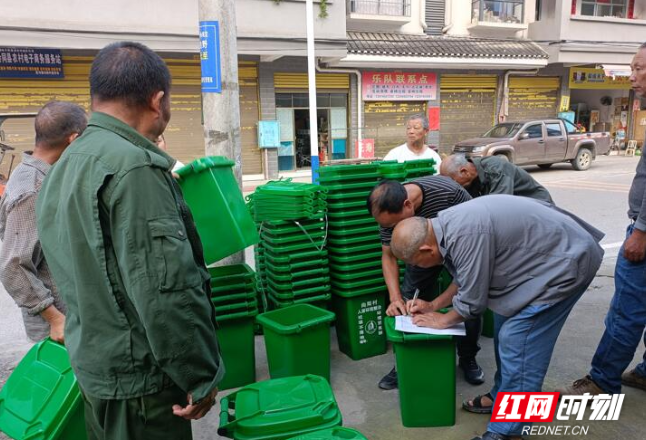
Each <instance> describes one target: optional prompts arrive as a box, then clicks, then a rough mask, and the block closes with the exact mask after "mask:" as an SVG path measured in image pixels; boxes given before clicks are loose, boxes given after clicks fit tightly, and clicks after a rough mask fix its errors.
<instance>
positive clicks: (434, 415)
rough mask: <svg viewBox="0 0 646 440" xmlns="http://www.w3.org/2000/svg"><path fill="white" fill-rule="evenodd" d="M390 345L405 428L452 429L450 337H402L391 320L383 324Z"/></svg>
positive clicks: (451, 343)
mask: <svg viewBox="0 0 646 440" xmlns="http://www.w3.org/2000/svg"><path fill="white" fill-rule="evenodd" d="M385 325H386V334H387V335H388V340H389V341H390V342H392V343H393V348H394V351H395V361H396V366H397V378H398V381H399V406H400V410H401V417H402V423H403V425H404V426H405V427H407V428H418V427H432V426H453V425H455V393H456V391H455V342H454V341H453V336H444V335H442V336H440V335H426V334H419V333H403V332H400V331H398V330H395V318H394V317H391V316H388V317H386V320H385Z"/></svg>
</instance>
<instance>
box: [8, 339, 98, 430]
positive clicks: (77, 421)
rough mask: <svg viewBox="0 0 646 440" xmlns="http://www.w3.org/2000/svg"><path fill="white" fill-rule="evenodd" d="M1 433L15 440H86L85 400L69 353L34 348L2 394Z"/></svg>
mask: <svg viewBox="0 0 646 440" xmlns="http://www.w3.org/2000/svg"><path fill="white" fill-rule="evenodd" d="M0 431H2V432H4V433H5V434H7V435H8V436H9V437H11V438H13V439H16V440H85V439H86V438H87V436H86V432H85V417H84V409H83V399H82V397H81V392H80V390H79V387H78V384H77V382H76V377H75V376H74V372H73V371H72V367H71V366H70V360H69V356H68V354H67V350H66V349H65V347H64V346H63V345H61V344H58V343H56V342H53V341H51V340H50V339H45V340H44V341H41V342H39V343H37V344H36V345H34V346H33V347H32V348H31V350H29V352H28V353H27V354H26V355H25V357H24V358H23V359H22V361H20V363H19V364H18V366H17V367H16V369H15V370H14V371H13V373H12V374H11V376H10V377H9V379H8V380H7V382H6V383H5V385H4V387H3V388H2V391H0Z"/></svg>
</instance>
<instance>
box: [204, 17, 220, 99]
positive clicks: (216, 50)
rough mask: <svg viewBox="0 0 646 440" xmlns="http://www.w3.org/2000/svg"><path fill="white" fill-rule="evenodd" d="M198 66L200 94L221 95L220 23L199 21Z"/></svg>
mask: <svg viewBox="0 0 646 440" xmlns="http://www.w3.org/2000/svg"><path fill="white" fill-rule="evenodd" d="M200 64H201V66H202V92H204V93H222V66H221V65H220V23H219V22H217V21H200Z"/></svg>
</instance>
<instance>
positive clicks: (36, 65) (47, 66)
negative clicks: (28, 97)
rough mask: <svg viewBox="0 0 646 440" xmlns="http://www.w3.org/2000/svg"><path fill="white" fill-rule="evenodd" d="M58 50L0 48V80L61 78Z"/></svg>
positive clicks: (60, 60)
mask: <svg viewBox="0 0 646 440" xmlns="http://www.w3.org/2000/svg"><path fill="white" fill-rule="evenodd" d="M63 77H64V74H63V57H62V55H61V51H60V50H59V49H30V48H18V47H0V78H42V79H51V78H63Z"/></svg>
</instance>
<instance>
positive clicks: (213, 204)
mask: <svg viewBox="0 0 646 440" xmlns="http://www.w3.org/2000/svg"><path fill="white" fill-rule="evenodd" d="M233 165H234V162H233V161H231V160H229V159H227V158H225V157H222V156H210V157H203V158H201V159H197V160H194V161H193V162H191V163H190V164H188V165H186V166H184V167H182V168H180V169H179V170H177V174H179V176H180V179H179V184H180V186H181V187H182V193H183V194H184V199H185V200H186V203H187V204H188V206H190V208H191V212H192V214H193V218H194V220H195V225H196V226H197V230H198V232H199V234H200V239H201V240H202V246H203V248H204V259H205V260H206V263H207V264H211V263H215V262H216V261H219V260H221V259H223V258H225V257H228V256H229V255H232V254H234V253H236V252H238V251H240V250H242V249H245V248H246V247H248V246H251V245H253V244H256V243H258V232H257V231H256V226H255V224H254V222H253V218H252V217H251V214H250V213H249V210H248V209H247V206H246V205H245V202H244V199H243V198H242V193H241V192H240V188H239V187H238V182H237V181H236V179H235V177H234V176H233V170H232V167H233Z"/></svg>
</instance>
